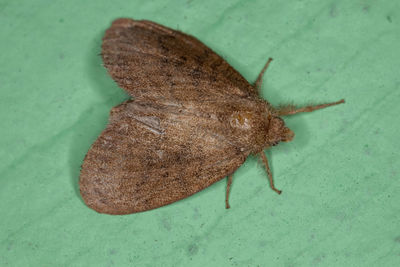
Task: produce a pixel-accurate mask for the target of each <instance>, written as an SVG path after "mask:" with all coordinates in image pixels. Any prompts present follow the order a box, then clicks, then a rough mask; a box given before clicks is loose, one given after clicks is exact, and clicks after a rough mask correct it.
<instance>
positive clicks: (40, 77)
mask: <svg viewBox="0 0 400 267" xmlns="http://www.w3.org/2000/svg"><path fill="white" fill-rule="evenodd" d="M117 17H131V18H135V19H148V20H153V21H156V22H158V23H161V24H164V25H167V26H169V27H172V28H175V29H179V30H181V31H184V32H186V33H189V34H192V35H194V36H196V37H198V38H199V39H200V40H202V41H203V42H204V43H206V44H207V45H208V46H210V47H211V48H212V49H214V50H215V51H216V52H218V53H219V54H221V55H222V56H223V57H224V58H226V59H227V61H228V62H229V63H231V64H232V65H233V66H234V67H235V68H236V69H237V70H238V71H239V72H240V73H242V74H243V76H244V77H245V78H246V79H248V80H249V81H254V80H255V78H256V77H257V75H258V73H259V71H260V69H261V68H262V66H263V65H264V63H265V62H266V59H267V58H268V57H270V56H271V57H273V58H274V59H275V60H274V61H273V63H272V65H271V67H270V69H269V70H268V72H267V76H266V79H265V82H264V84H263V93H264V97H266V98H267V99H268V100H269V101H270V102H271V103H273V104H279V103H285V102H286V103H287V102H291V101H292V102H294V103H296V104H307V103H319V102H328V101H336V100H338V99H341V98H345V99H346V104H344V105H340V106H336V107H332V108H329V109H325V110H321V111H318V112H315V113H309V114H300V115H298V116H293V117H290V118H288V119H286V122H287V124H288V125H289V127H290V128H291V129H292V130H293V131H294V132H295V133H296V137H295V139H294V140H293V141H292V142H290V143H285V144H281V145H279V146H277V147H274V148H273V149H271V150H269V151H268V152H267V155H268V156H269V158H270V163H271V166H272V171H273V175H274V177H275V183H276V186H277V187H278V188H280V189H282V190H283V193H282V195H280V196H279V195H277V194H276V193H274V192H273V191H272V190H270V188H269V185H268V180H267V177H266V174H265V172H264V170H263V168H262V166H261V164H259V163H258V160H257V159H255V158H249V159H248V160H247V161H246V163H245V164H244V165H242V166H241V167H240V168H239V170H238V171H237V172H236V173H235V176H234V181H233V187H232V191H231V201H230V203H231V209H230V210H226V209H225V206H224V205H225V203H224V198H225V188H226V180H222V181H220V182H218V183H216V184H214V185H213V186H211V187H209V188H207V189H205V190H204V191H202V192H200V193H198V194H195V195H194V196H192V197H190V198H187V199H184V200H182V201H180V202H177V203H174V204H172V205H169V206H166V207H163V208H160V209H156V210H152V211H148V212H144V213H138V214H132V215H126V216H109V215H101V214H98V213H96V212H95V211H93V210H91V209H89V208H87V207H86V206H85V205H84V203H83V202H82V199H81V197H80V195H79V189H78V184H77V183H78V179H79V170H80V164H81V163H82V160H83V157H84V155H85V153H86V152H87V150H88V149H89V147H90V145H91V143H92V142H93V141H94V140H95V139H96V137H97V136H98V135H99V134H100V132H101V131H102V129H103V128H104V127H105V125H106V123H107V118H108V112H109V110H110V109H111V107H113V106H115V105H117V104H118V103H120V102H122V101H123V100H125V99H127V98H128V95H127V94H125V93H124V91H123V90H122V89H119V88H118V86H117V85H116V84H115V83H114V82H113V81H112V79H111V78H110V77H109V76H108V75H107V72H106V70H105V69H104V68H103V67H102V62H101V58H100V57H99V56H98V54H99V52H100V45H101V37H102V35H103V32H104V30H105V29H106V28H107V27H108V26H109V25H110V23H111V21H112V20H113V19H115V18H117ZM0 25H1V27H0V51H1V53H0V94H1V95H0V131H1V132H0V133H1V138H0V148H1V150H0V227H1V228H0V229H1V231H0V265H1V266H129V265H130V266H172V265H174V266H399V264H400V190H399V189H400V184H399V178H400V174H399V166H400V155H399V150H400V145H399V129H400V120H399V113H400V105H399V101H400V50H399V49H400V4H399V2H398V1H391V0H387V1H373V0H364V1H360V0H358V1H347V0H342V1H319V0H315V1H293V0H292V1H262V0H258V1H214V0H207V1H204V0H202V1H195V0H193V1H192V0H187V1H77V0H73V1H28V0H26V1H5V0H1V1H0Z"/></svg>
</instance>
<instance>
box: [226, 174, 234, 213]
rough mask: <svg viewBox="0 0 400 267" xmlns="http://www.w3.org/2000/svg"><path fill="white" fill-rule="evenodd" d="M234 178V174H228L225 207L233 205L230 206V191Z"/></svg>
mask: <svg viewBox="0 0 400 267" xmlns="http://www.w3.org/2000/svg"><path fill="white" fill-rule="evenodd" d="M232 178H233V174H231V175H229V176H228V184H227V185H226V199H225V207H226V208H227V209H229V208H230V207H231V206H229V191H230V189H231V184H232Z"/></svg>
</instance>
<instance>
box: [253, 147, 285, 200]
mask: <svg viewBox="0 0 400 267" xmlns="http://www.w3.org/2000/svg"><path fill="white" fill-rule="evenodd" d="M258 155H259V156H260V157H261V159H262V161H263V163H264V166H265V169H266V171H267V175H268V179H269V185H270V187H271V189H272V190H274V191H275V192H276V193H278V194H281V193H282V191H281V190H279V189H276V188H275V185H274V179H273V178H272V173H271V170H270V168H269V164H268V159H267V156H266V155H265V153H264V151H261V152H260V153H259V154H258Z"/></svg>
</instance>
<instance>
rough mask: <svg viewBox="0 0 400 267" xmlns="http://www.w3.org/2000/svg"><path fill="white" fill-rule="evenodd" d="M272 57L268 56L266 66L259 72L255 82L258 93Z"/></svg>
mask: <svg viewBox="0 0 400 267" xmlns="http://www.w3.org/2000/svg"><path fill="white" fill-rule="evenodd" d="M271 61H272V58H268V61H267V63H265V66H264V68H263V69H262V70H261V72H260V74H258V77H257V80H256V82H255V83H254V87H255V88H256V89H257V91H258V93H260V91H261V85H262V78H263V76H264V73H265V71H266V70H267V68H268V66H269V63H271Z"/></svg>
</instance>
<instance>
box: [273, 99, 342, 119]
mask: <svg viewBox="0 0 400 267" xmlns="http://www.w3.org/2000/svg"><path fill="white" fill-rule="evenodd" d="M342 103H344V99H341V100H339V101H336V102H332V103H327V104H320V105H315V106H306V107H301V108H296V107H295V106H294V105H287V106H281V107H278V108H276V110H275V112H276V113H277V115H278V116H287V115H294V114H296V113H301V112H312V111H314V110H317V109H322V108H327V107H330V106H334V105H338V104H342Z"/></svg>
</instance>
